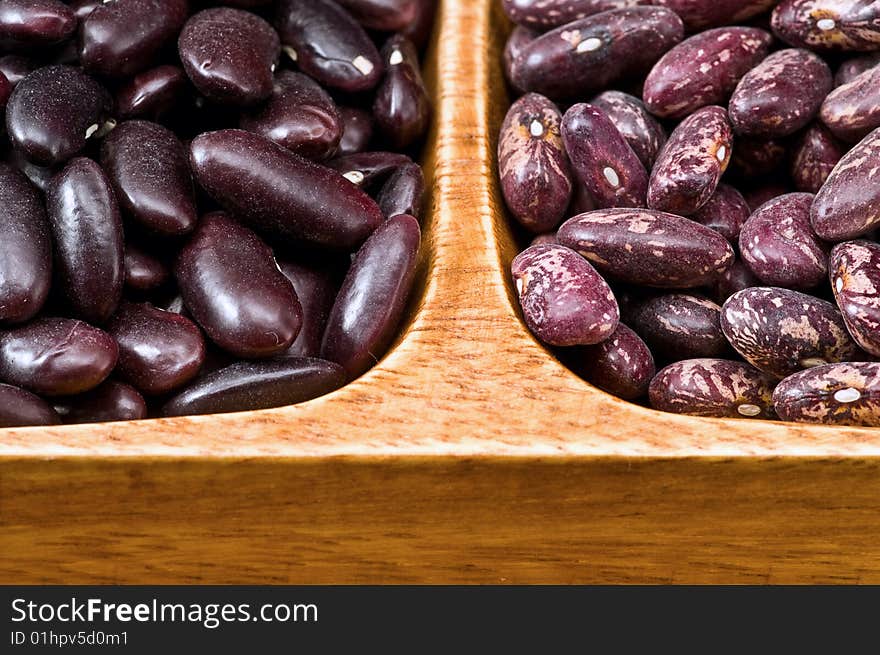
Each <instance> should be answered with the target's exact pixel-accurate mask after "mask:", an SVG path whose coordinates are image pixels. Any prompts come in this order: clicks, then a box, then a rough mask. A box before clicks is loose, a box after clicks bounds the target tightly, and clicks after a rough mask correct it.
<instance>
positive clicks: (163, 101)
mask: <svg viewBox="0 0 880 655" xmlns="http://www.w3.org/2000/svg"><path fill="white" fill-rule="evenodd" d="M186 90H187V82H186V74H184V72H183V69H182V68H180V67H179V66H169V65H164V66H157V67H156V68H151V69H150V70H146V71H144V72H143V73H140V74H138V75H135V76H134V77H133V78H131V79H130V80H129V81H128V82H126V83H125V84H124V85H123V86H122V87H120V89H119V90H118V91H117V92H116V113H117V115H118V116H119V118H121V119H123V120H128V119H131V118H145V119H147V120H151V121H156V120H160V119H162V118H164V117H165V116H166V115H167V114H168V113H169V112H170V111H171V110H172V109H174V107H175V106H177V104H178V103H179V102H180V100H181V98H182V97H183V95H184V93H185V92H186Z"/></svg>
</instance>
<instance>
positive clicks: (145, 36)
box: [79, 0, 189, 77]
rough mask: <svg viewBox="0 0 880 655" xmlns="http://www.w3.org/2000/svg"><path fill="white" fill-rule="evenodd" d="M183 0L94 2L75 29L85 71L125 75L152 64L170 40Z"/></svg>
mask: <svg viewBox="0 0 880 655" xmlns="http://www.w3.org/2000/svg"><path fill="white" fill-rule="evenodd" d="M188 13H189V3H188V2H187V0H113V2H105V3H103V4H100V5H98V7H96V8H95V10H94V11H92V12H91V13H90V14H89V15H88V16H87V17H86V18H85V20H83V21H82V24H81V25H80V29H79V60H80V62H81V63H82V65H83V68H85V69H86V71H88V72H89V73H93V74H97V75H104V76H107V77H128V76H130V75H134V74H135V73H139V72H140V71H142V70H144V69H146V68H149V67H150V66H152V65H153V64H154V63H155V62H156V59H157V58H158V56H159V54H160V53H161V51H162V49H163V48H164V47H165V46H167V45H168V44H170V43H173V42H174V37H176V36H177V34H178V33H179V32H180V28H181V27H183V24H184V21H186V16H187V14H188Z"/></svg>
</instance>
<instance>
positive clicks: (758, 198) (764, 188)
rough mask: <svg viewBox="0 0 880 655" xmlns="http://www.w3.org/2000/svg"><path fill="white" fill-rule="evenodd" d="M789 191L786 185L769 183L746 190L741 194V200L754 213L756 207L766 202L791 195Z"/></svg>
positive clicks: (777, 182)
mask: <svg viewBox="0 0 880 655" xmlns="http://www.w3.org/2000/svg"><path fill="white" fill-rule="evenodd" d="M791 191H792V189H790V188H789V187H788V185H786V184H784V183H782V182H779V181H771V182H767V183H765V184H760V185H758V186H753V187H751V188H747V189H746V190H745V191H744V192H743V198H745V199H746V202H747V203H748V205H749V207H750V208H751V210H752V211H755V210H756V209H757V208H758V207H760V206H761V205H763V204H764V203H765V202H767V201H768V200H772V199H773V198H775V197H776V196H781V195H784V194H786V193H791Z"/></svg>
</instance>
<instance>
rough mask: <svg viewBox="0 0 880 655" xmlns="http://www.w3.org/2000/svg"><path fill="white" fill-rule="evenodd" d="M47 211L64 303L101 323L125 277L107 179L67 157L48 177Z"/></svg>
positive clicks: (113, 200)
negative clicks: (65, 162) (59, 169)
mask: <svg viewBox="0 0 880 655" xmlns="http://www.w3.org/2000/svg"><path fill="white" fill-rule="evenodd" d="M46 208H47V213H48V216H49V226H50V228H51V231H52V237H53V241H54V244H55V271H56V280H57V283H58V285H59V291H60V292H61V293H62V294H63V296H64V302H65V303H66V304H67V305H68V306H69V307H70V308H71V309H72V310H73V312H74V314H75V315H76V316H79V317H80V318H83V319H84V320H86V321H88V322H90V323H103V322H104V321H106V320H107V319H108V318H110V315H111V314H113V312H114V311H115V310H116V306H117V305H118V304H119V299H120V298H121V297H122V284H123V281H124V273H125V269H124V266H123V246H122V239H123V235H122V218H121V217H120V215H119V206H118V205H117V204H116V196H115V195H114V194H113V189H112V188H111V186H110V180H108V179H107V176H106V175H105V174H104V171H102V170H101V167H100V166H98V164H96V163H95V162H94V161H92V160H91V159H86V158H85V157H77V158H76V159H72V160H70V162H68V164H67V166H65V167H64V169H63V170H62V171H61V172H60V173H59V174H58V175H56V176H55V177H54V178H53V179H52V183H51V184H50V185H49V192H48V193H47V195H46Z"/></svg>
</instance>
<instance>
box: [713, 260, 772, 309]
mask: <svg viewBox="0 0 880 655" xmlns="http://www.w3.org/2000/svg"><path fill="white" fill-rule="evenodd" d="M759 286H761V280H759V279H758V278H757V277H756V276H755V274H754V273H752V269H750V268H749V267H748V266H747V265H746V263H745V262H744V261H743V260H742V259H737V260H736V261H735V262H733V264H731V266H730V268H728V269H727V270H726V271H724V272H723V273H722V274H721V275H719V276H718V280H717V281H716V282H715V284H714V285H713V286H712V295H713V297H714V298H715V302H717V303H718V304H719V305H722V304H724V301H725V300H727V299H728V298H730V297H731V296H732V295H733V294H735V293H736V292H737V291H742V290H743V289H748V288H749V287H759Z"/></svg>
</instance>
